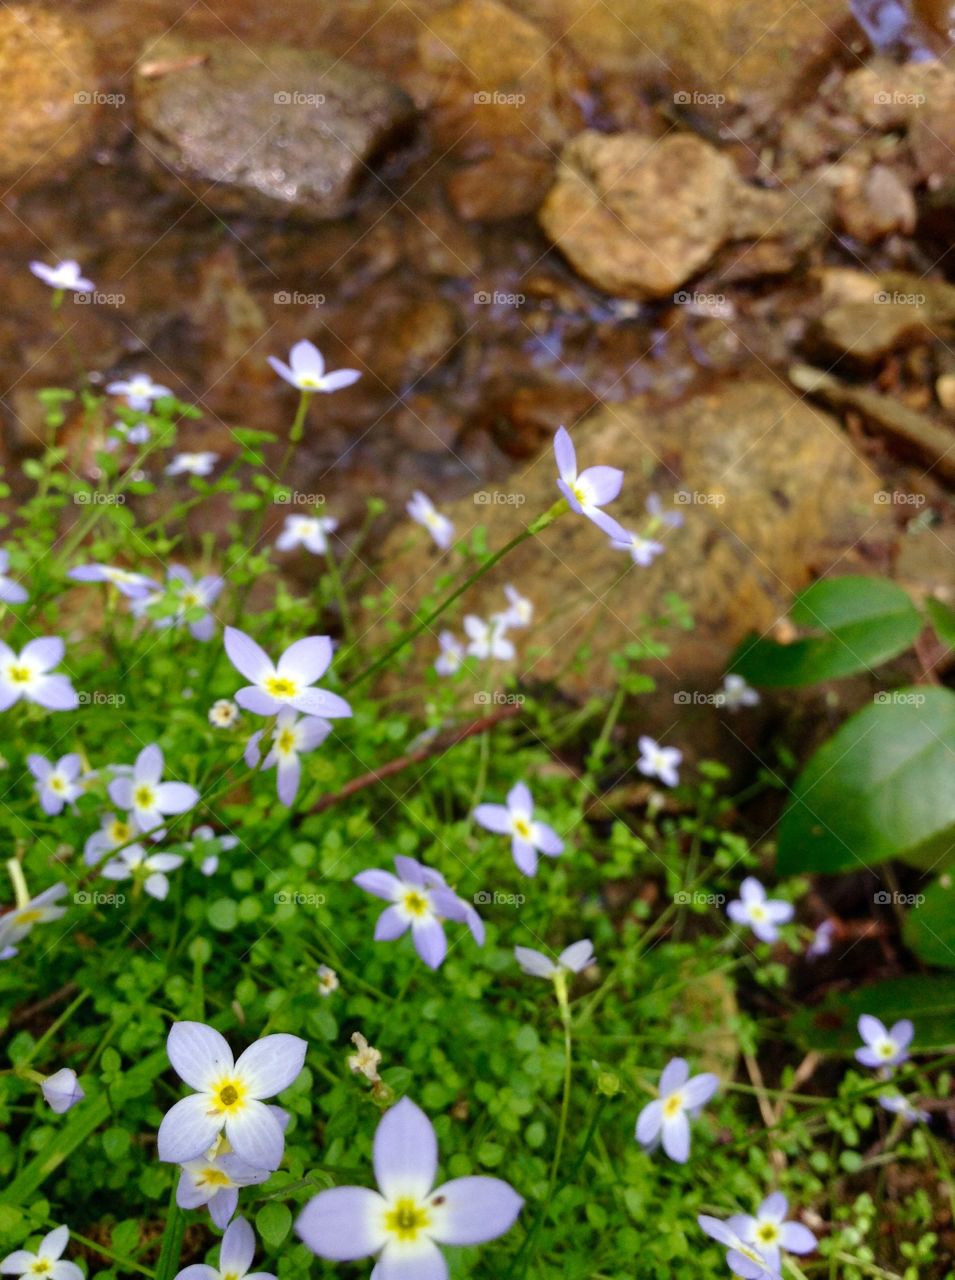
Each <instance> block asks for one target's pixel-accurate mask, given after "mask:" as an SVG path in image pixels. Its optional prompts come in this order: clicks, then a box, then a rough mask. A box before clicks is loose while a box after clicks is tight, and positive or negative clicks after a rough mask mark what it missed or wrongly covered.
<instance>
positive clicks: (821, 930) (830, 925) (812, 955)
mask: <svg viewBox="0 0 955 1280" xmlns="http://www.w3.org/2000/svg"><path fill="white" fill-rule="evenodd" d="M835 936H836V922H835V921H834V920H823V922H822V924H821V925H819V926H818V927H817V928H816V932H815V933H814V934H813V935H812V942H810V944H809V946H808V947H807V948H806V959H807V960H816V959H818V957H819V956H827V955H828V954H829V952H830V951H831V950H832V943H833V939H834V938H835Z"/></svg>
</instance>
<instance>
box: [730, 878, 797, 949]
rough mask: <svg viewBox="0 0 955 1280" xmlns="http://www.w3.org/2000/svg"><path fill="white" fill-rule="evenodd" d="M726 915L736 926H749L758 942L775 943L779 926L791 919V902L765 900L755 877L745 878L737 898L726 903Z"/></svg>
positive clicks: (776, 899)
mask: <svg viewBox="0 0 955 1280" xmlns="http://www.w3.org/2000/svg"><path fill="white" fill-rule="evenodd" d="M726 914H727V915H728V916H729V918H730V919H731V920H733V921H735V923H736V924H743V925H749V927H750V928H751V929H752V931H753V933H755V934H756V937H757V938H759V940H760V942H775V941H776V939H777V938H778V937H779V928H778V926H779V925H781V924H786V923H788V921H790V920H791V919H792V918H793V915H794V914H795V909H794V907H793V905H792V903H791V902H782V901H781V900H779V899H778V898H767V897H766V890H765V889H764V888H763V886H762V885H761V884H760V883H759V881H758V880H757V879H756V877H755V876H747V877H746V879H745V880H744V881H743V883H742V884H741V885H740V887H739V898H738V899H736V900H735V901H734V902H729V903H727V906H726Z"/></svg>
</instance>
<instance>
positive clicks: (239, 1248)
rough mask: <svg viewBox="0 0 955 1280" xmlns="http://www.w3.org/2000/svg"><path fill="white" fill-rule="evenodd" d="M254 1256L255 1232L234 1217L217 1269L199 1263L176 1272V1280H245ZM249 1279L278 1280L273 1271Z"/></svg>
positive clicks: (229, 1226) (243, 1221)
mask: <svg viewBox="0 0 955 1280" xmlns="http://www.w3.org/2000/svg"><path fill="white" fill-rule="evenodd" d="M246 1185H248V1184H246ZM177 1194H178V1193H177ZM254 1257H255V1232H254V1231H253V1230H252V1228H251V1227H250V1226H249V1224H248V1223H247V1222H246V1220H245V1218H235V1219H234V1220H233V1221H232V1222H230V1223H229V1225H228V1226H227V1227H226V1229H225V1235H224V1236H223V1237H222V1243H221V1244H220V1245H219V1266H218V1268H216V1267H209V1266H205V1265H204V1264H203V1263H197V1264H194V1265H193V1266H191V1267H184V1268H183V1269H182V1271H179V1272H177V1273H176V1275H175V1277H174V1280H245V1277H246V1276H247V1275H248V1272H249V1267H251V1265H252V1259H253V1258H254ZM249 1280H275V1276H273V1275H272V1273H271V1272H270V1271H256V1272H254V1273H253V1275H252V1276H250V1277H249Z"/></svg>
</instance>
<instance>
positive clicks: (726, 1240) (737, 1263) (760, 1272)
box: [696, 1213, 780, 1280]
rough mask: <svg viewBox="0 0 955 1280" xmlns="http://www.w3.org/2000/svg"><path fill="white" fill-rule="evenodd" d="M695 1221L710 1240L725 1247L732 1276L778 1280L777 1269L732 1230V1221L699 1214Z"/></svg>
mask: <svg viewBox="0 0 955 1280" xmlns="http://www.w3.org/2000/svg"><path fill="white" fill-rule="evenodd" d="M696 1220H697V1222H698V1223H699V1224H700V1226H701V1227H702V1228H703V1230H704V1231H705V1232H706V1234H707V1235H708V1236H710V1237H711V1239H713V1240H717V1241H718V1242H719V1243H720V1244H722V1245H725V1246H726V1264H727V1266H728V1267H729V1269H730V1270H731V1271H732V1273H733V1275H734V1276H742V1277H743V1280H780V1275H779V1270H778V1268H776V1267H774V1266H773V1265H772V1263H771V1262H770V1260H769V1258H768V1257H767V1256H766V1254H765V1253H764V1252H763V1251H762V1250H761V1249H759V1248H758V1247H757V1246H756V1245H754V1244H751V1243H750V1242H749V1241H748V1240H744V1239H743V1238H742V1236H740V1235H739V1233H738V1232H736V1231H734V1230H733V1228H732V1226H731V1225H730V1222H731V1221H732V1219H730V1221H729V1222H720V1220H719V1218H711V1217H710V1216H709V1214H706V1213H701V1214H700V1215H699V1216H698V1217H697V1219H696Z"/></svg>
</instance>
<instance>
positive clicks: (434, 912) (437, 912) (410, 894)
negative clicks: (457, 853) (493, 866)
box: [355, 854, 484, 969]
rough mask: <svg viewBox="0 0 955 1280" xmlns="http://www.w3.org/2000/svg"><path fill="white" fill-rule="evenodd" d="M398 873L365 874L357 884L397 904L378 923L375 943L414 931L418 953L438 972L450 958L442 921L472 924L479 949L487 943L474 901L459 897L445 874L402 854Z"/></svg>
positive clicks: (381, 916)
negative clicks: (443, 962)
mask: <svg viewBox="0 0 955 1280" xmlns="http://www.w3.org/2000/svg"><path fill="white" fill-rule="evenodd" d="M395 871H396V872H397V873H398V874H397V875H392V874H391V872H390V871H378V870H374V871H361V872H359V874H358V875H357V876H355V884H357V885H358V887H359V888H360V889H364V890H365V892H366V893H372V894H374V895H375V897H376V898H384V900H385V901H386V902H390V903H391V906H390V907H388V908H387V909H386V910H385V911H383V912H382V913H381V915H380V916H379V917H378V923H377V924H376V925H375V941H376V942H391V941H392V940H393V939H395V938H400V937H401V936H402V935H403V934H404V933H406V932H407V931H408V929H410V930H411V937H412V941H413V942H414V946H415V950H416V951H417V953H418V955H419V956H420V957H421V959H422V960H423V961H424V962H425V964H426V965H427V966H428V968H429V969H437V968H438V967H439V966H440V964H441V962H442V960H443V959H444V957H445V955H446V954H447V949H448V941H447V938H446V937H445V936H444V928H443V926H442V923H441V922H442V920H454V921H456V922H457V923H459V924H466V925H467V927H468V928H469V929H470V931H471V936H472V937H473V938H474V941H475V942H476V943H477V944H478V946H482V945H483V943H484V923H483V921H482V920H481V917H480V916H479V915H478V913H477V912H476V911H475V910H474V908H473V907H472V906H471V904H470V903H469V902H465V901H464V900H463V899H462V898H459V897H458V896H457V894H456V893H455V892H454V890H453V889H452V888H451V887H450V886H449V885H448V883H447V881H446V880H445V878H444V876H443V875H441V873H440V872H438V871H434V870H432V868H431V867H425V866H423V865H422V864H421V863H420V862H418V861H416V860H415V859H414V858H405V857H402V856H401V855H400V854H399V855H398V856H397V857H396V858H395Z"/></svg>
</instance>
